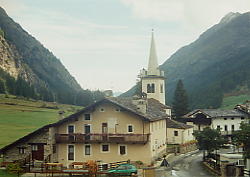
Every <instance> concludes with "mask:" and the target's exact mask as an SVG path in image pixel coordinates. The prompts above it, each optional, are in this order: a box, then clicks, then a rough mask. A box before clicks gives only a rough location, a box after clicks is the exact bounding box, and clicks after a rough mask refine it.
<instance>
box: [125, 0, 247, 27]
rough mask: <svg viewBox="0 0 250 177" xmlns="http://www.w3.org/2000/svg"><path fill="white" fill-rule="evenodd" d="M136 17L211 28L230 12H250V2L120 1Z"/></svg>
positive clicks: (198, 0) (204, 0) (232, 0)
mask: <svg viewBox="0 0 250 177" xmlns="http://www.w3.org/2000/svg"><path fill="white" fill-rule="evenodd" d="M120 1H121V2H122V3H123V4H124V5H126V6H128V7H130V8H131V9H132V13H133V15H134V16H135V17H137V18H141V19H148V20H153V21H155V22H177V23H179V24H184V25H183V26H185V25H188V26H189V27H190V26H191V27H192V26H193V27H196V28H197V27H199V28H200V27H203V26H206V27H207V26H210V25H211V24H215V23H217V22H219V20H220V19H221V18H222V17H223V16H224V15H226V14H227V13H229V12H236V11H237V12H247V11H249V7H250V1H249V0H209V1H208V0H120Z"/></svg>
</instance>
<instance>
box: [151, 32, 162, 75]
mask: <svg viewBox="0 0 250 177" xmlns="http://www.w3.org/2000/svg"><path fill="white" fill-rule="evenodd" d="M148 75H153V76H160V70H159V65H158V61H157V55H156V50H155V41H154V33H153V32H152V37H151V46H150V54H149V61H148Z"/></svg>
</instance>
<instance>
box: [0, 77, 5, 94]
mask: <svg viewBox="0 0 250 177" xmlns="http://www.w3.org/2000/svg"><path fill="white" fill-rule="evenodd" d="M5 90H6V89H5V84H4V81H3V80H2V79H0V93H5Z"/></svg>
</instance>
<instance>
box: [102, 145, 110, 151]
mask: <svg viewBox="0 0 250 177" xmlns="http://www.w3.org/2000/svg"><path fill="white" fill-rule="evenodd" d="M102 152H109V145H108V144H103V145H102Z"/></svg>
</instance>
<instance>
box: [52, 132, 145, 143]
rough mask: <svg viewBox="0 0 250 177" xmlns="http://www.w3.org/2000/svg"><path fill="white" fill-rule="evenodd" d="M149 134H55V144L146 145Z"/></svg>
mask: <svg viewBox="0 0 250 177" xmlns="http://www.w3.org/2000/svg"><path fill="white" fill-rule="evenodd" d="M148 140H149V134H110V133H109V134H92V133H90V134H80V133H73V134H56V142H57V143H130V144H146V143H147V142H148Z"/></svg>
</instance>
